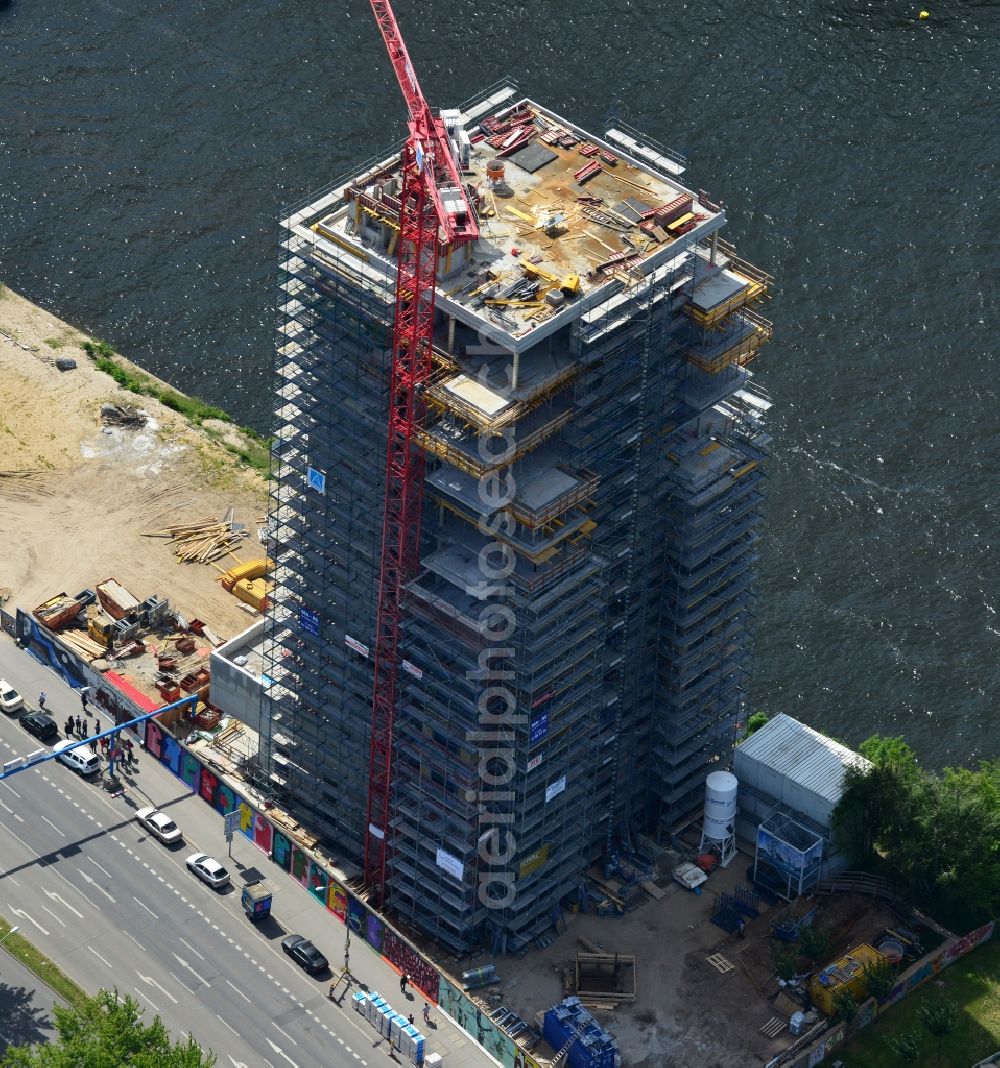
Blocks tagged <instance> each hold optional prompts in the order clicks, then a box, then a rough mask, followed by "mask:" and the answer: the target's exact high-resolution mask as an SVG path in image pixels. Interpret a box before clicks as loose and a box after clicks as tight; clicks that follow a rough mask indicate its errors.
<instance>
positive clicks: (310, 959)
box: [281, 934, 330, 975]
mask: <svg viewBox="0 0 1000 1068" xmlns="http://www.w3.org/2000/svg"><path fill="white" fill-rule="evenodd" d="M281 948H282V949H283V950H284V951H285V952H286V953H287V954H288V955H289V956H290V957H291V958H292V960H293V961H295V963H296V964H298V965H299V966H300V967H302V968H305V970H306V971H307V972H308V973H309V974H310V975H316V974H317V973H319V972H322V971H325V970H326V969H327V968H328V967H329V966H330V962H329V961H328V960H327V959H326V957H324V956H323V954H322V953H320V951H319V950H318V949H317V948H316V947H315V946H314V945H313V944H312V942H310V941H309V939H308V938H303V937H302V935H296V934H293V935H288V936H287V937H286V938H283V939H282V940H281Z"/></svg>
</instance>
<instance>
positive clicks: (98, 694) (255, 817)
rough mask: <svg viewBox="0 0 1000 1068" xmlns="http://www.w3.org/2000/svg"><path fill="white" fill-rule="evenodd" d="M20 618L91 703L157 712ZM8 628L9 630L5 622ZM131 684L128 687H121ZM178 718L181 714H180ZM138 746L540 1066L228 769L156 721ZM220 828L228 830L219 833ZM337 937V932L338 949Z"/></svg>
mask: <svg viewBox="0 0 1000 1068" xmlns="http://www.w3.org/2000/svg"><path fill="white" fill-rule="evenodd" d="M3 614H4V616H6V617H8V618H9V619H11V620H13V631H12V632H11V631H8V633H10V634H11V636H12V637H14V638H15V639H16V640H17V641H18V642H19V644H21V645H22V647H23V648H25V650H26V651H27V652H28V653H29V655H30V656H32V657H33V659H35V660H37V661H38V662H39V663H41V664H42V665H43V666H45V667H49V668H52V670H53V671H55V673H56V674H57V675H58V676H59V678H60V679H61V680H62V681H63V682H64V683H65V684H66V685H67V686H69V687H71V688H72V689H74V690H77V691H79V690H81V689H82V688H83V687H85V686H89V687H90V695H89V696H90V700H91V702H93V703H94V704H95V705H97V706H98V707H100V708H102V709H103V710H104V711H105V712H106V713H107V714H108V715H109V716H110V717H111V718H112V719H114V721H115V722H116V723H123V722H125V721H126V720H129V719H134V718H136V717H137V716H139V715H141V714H142V713H143V712H150V711H153V709H155V707H156V704H155V703H153V702H150V701H148V700H147V701H146V702H145V703H143V702H141V700H140V699H141V697H142V695H139V694H130V693H127V692H125V691H123V690H121V689H119V688H118V683H119V677H118V675H117V674H116V673H115V672H114V671H107V672H104V673H101V672H99V671H96V670H95V669H94V668H93V667H92V666H91V665H90V664H89V663H88V662H87V661H86V660H84V659H83V658H82V657H81V656H79V655H78V653H77V652H76V651H75V650H73V649H71V648H70V647H69V646H68V645H66V644H64V643H63V642H61V641H60V640H59V638H58V635H56V634H53V633H52V632H51V631H50V630H48V628H47V627H44V626H43V625H42V624H40V623H39V622H38V621H37V620H35V619H34V617H33V616H31V615H30V614H29V613H27V612H24V611H23V610H21V609H18V611H17V615H16V616H10V615H9V613H6V612H5V613H3ZM4 630H7V627H6V621H5V625H4ZM122 684H123V685H124V683H122ZM173 719H174V720H176V717H173ZM136 734H137V737H138V740H139V742H140V743H141V745H142V746H143V748H144V749H145V751H146V752H147V753H148V754H149V755H150V756H152V757H155V758H156V759H157V760H158V761H159V762H160V763H161V764H162V765H163V766H164V767H165V768H167V769H169V770H170V771H171V772H172V773H173V774H174V775H175V776H176V777H177V778H178V779H179V780H180V781H181V782H182V783H184V785H185V786H187V787H188V789H189V790H191V791H192V793H196V794H198V796H199V797H200V798H201V799H202V800H203V801H204V802H205V803H206V804H207V805H209V806H210V807H211V808H212V809H213V810H214V811H216V812H217V813H218V814H219V817H220V820H221V818H222V817H223V816H224V815H225V814H226V813H228V812H235V811H238V812H239V814H240V822H239V828H238V829H239V833H240V834H242V835H243V836H244V837H245V838H246V839H247V840H248V841H249V842H251V843H252V844H253V845H255V846H256V847H257V848H258V849H259V850H260V851H261V852H262V853H263V854H265V855H266V856H267V857H268V858H269V859H270V860H271V862H272V863H273V864H274V866H275V868H277V869H280V870H281V871H283V872H284V873H285V874H286V875H287V876H289V877H290V878H292V879H294V880H295V881H296V882H297V883H299V884H300V885H301V886H303V887H304V888H305V889H306V890H308V892H309V893H310V894H311V895H312V897H314V898H315V899H316V901H317V902H319V904H320V905H322V906H323V907H324V908H325V909H326V911H327V913H328V914H329V916H330V918H331V924H334V923H339V924H341V925H343V924H348V925H349V926H350V929H351V936H352V937H358V938H361V939H363V940H364V941H365V942H367V943H368V945H369V946H370V947H371V948H372V949H373V950H374V951H375V952H376V953H378V954H379V955H380V956H381V957H383V958H384V959H385V960H386V961H387V962H388V963H389V964H390V965H391V966H392V967H393V968H395V969H396V971H398V972H400V973H405V974H408V975H409V976H410V982H411V985H413V986H415V987H416V988H417V989H418V990H419V991H420V992H421V993H422V994H423V995H424V996H425V997H426V998H427V999H428V1000H429V1001H431V1002H433V1003H434V1004H435V1005H437V1006H438V1008H439V1009H440V1010H441V1011H442V1012H443V1013H445V1014H446V1015H447V1016H448V1017H450V1018H451V1019H452V1020H454V1022H455V1023H456V1024H458V1026H459V1027H461V1028H462V1030H463V1031H465V1033H466V1034H467V1035H469V1037H470V1038H471V1039H472V1041H473V1042H476V1043H478V1044H479V1045H480V1046H482V1048H483V1049H484V1050H485V1051H486V1052H487V1053H488V1054H489V1055H490V1056H491V1057H493V1058H494V1059H495V1060H497V1061H498V1062H499V1063H500V1064H502V1065H503V1066H504V1068H541V1065H540V1064H539V1062H538V1061H537V1060H535V1058H533V1057H531V1056H530V1055H529V1054H528V1053H527V1052H526V1051H525V1050H524V1049H523V1048H521V1047H520V1046H518V1045H517V1043H515V1041H514V1040H513V1039H512V1038H511V1037H510V1035H508V1034H506V1033H505V1032H504V1031H502V1030H501V1029H500V1028H499V1027H497V1026H496V1025H494V1024H493V1023H492V1021H491V1020H490V1019H489V1017H488V1016H487V1015H486V1014H485V1013H484V1012H483V1009H482V1007H481V1006H480V1005H478V1004H476V1003H475V1002H474V1001H472V1000H471V999H470V998H469V997H468V996H467V995H466V994H465V993H464V991H463V989H462V985H461V983H460V982H459V981H458V980H457V979H455V978H453V977H451V976H449V975H447V974H446V973H445V972H443V971H441V970H440V969H439V968H438V967H437V966H436V965H435V964H434V963H433V962H432V961H431V960H429V959H428V957H427V956H426V955H425V954H424V953H422V952H421V951H420V950H419V949H418V948H417V947H416V946H415V945H414V944H413V942H412V941H410V940H409V939H408V938H406V937H405V936H404V935H402V934H400V933H399V931H397V930H396V929H395V928H393V927H392V925H391V924H390V923H389V922H388V921H387V920H386V919H385V918H384V917H383V916H382V915H380V914H379V913H377V912H375V911H374V910H373V909H371V908H370V907H369V906H368V904H367V903H366V902H365V900H364V899H363V897H361V896H360V895H358V894H356V893H355V892H354V891H352V890H351V888H350V887H349V886H348V884H347V882H346V880H344V879H343V878H341V877H338V875H337V874H336V873H335V872H334V871H333V868H332V866H331V865H330V863H329V861H327V860H326V859H325V858H324V857H323V856H322V855H321V854H320V853H319V852H318V851H317V850H315V849H313V848H310V847H309V846H307V845H306V844H304V843H303V842H302V841H300V840H297V839H296V837H295V836H294V835H293V834H292V833H290V832H289V830H288V829H287V828H286V827H284V826H283V825H282V823H281V822H280V816H274V815H269V814H268V813H267V812H266V811H265V808H264V804H263V801H262V800H261V799H257V798H256V797H252V796H251V793H250V790H249V789H248V787H247V784H246V783H244V782H242V781H240V780H239V779H237V778H236V777H230V776H228V775H227V774H226V772H225V771H224V770H223V768H222V765H221V764H220V763H219V762H218V761H215V762H213V763H214V766H210V762H209V761H210V758H209V757H207V756H206V757H202V756H201V754H198V753H195V752H193V751H192V750H191V749H190V748H189V747H188V746H187V745H185V744H184V743H182V742H180V741H178V739H177V738H175V737H174V736H173V734H172V733H171V732H170V731H169V729H168V727H167V725H165V724H163V723H161V722H160V721H158V720H155V719H151V720H147V721H146V722H144V723H142V724H139V725H138V726H137V728H136ZM220 829H221V828H220ZM336 938H337V936H335V934H334V933H331V944H333V943H335V942H336Z"/></svg>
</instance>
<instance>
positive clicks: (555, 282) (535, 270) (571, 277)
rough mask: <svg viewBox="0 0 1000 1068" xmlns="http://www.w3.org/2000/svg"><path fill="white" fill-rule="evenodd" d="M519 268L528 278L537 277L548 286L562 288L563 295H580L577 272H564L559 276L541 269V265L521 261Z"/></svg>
mask: <svg viewBox="0 0 1000 1068" xmlns="http://www.w3.org/2000/svg"><path fill="white" fill-rule="evenodd" d="M521 268H522V270H523V271H524V273H525V274H526V275H528V277H529V278H537V279H538V280H539V281H541V282H548V283H549V285H550V286H557V287H558V288H559V289H560V290H562V293H563V296H566V297H578V296H579V295H580V290H581V285H580V276H579V275H578V274H566V275H563V277H562V278H559V277H557V276H556V275H554V274H549V272H548V271H543V270H542V268H541V267H538V266H536V265H535V264H533V263H522V264H521Z"/></svg>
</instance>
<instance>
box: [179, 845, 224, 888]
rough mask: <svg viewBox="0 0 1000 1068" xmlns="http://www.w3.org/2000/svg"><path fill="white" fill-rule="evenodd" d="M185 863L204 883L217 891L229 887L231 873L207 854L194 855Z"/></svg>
mask: <svg viewBox="0 0 1000 1068" xmlns="http://www.w3.org/2000/svg"><path fill="white" fill-rule="evenodd" d="M184 863H185V864H186V865H187V866H188V869H189V870H190V871H193V872H194V873H195V875H197V876H198V878H199V879H201V881H202V882H203V883H208V885H209V886H211V887H212V888H213V889H215V890H221V889H222V887H224V886H228V885H229V872H228V871H226V869H225V868H224V867H223V866H222V865H221V864H220V863H219V862H218V861H217V860H216V859H215V857H210V856H209V855H208V854H207V853H192V854H191V856H189V857H188V858H187V860H185V861H184Z"/></svg>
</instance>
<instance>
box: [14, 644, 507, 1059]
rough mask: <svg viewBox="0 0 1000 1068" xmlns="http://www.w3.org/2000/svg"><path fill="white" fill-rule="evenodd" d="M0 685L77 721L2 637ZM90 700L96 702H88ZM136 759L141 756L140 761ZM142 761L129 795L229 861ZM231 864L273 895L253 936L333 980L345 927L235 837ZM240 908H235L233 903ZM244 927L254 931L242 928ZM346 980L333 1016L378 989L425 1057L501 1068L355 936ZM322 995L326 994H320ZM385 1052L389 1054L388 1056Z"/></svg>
mask: <svg viewBox="0 0 1000 1068" xmlns="http://www.w3.org/2000/svg"><path fill="white" fill-rule="evenodd" d="M0 678H5V679H7V681H8V682H10V683H11V684H12V685H13V686H14V687H15V688H16V689H17V690H18V691H19V692H20V694H21V696H22V697H24V701H25V705H26V706H27V707H28V708H30V709H32V710H33V709H34V708H36V707H37V704H38V694H39V692H41V691H43V690H44V691H45V693H46V701H45V711H46V712H48V713H49V715H51V716H52V718H53V719H54V720H55V721H56V723H57V724H58V726H59V729H60V731H61V730H62V728H63V725H64V724H65V722H66V719H67V717H68V716H70V715H72V716H73V717H74V719H75V718H76V716H77V715H81V714H82V708H81V703H80V694H79V691H77V690H73V689H70V687H68V686H67V685H66V684H65V683H64V682H63V681H62V679H61V678H60V677H59V676H58V675H56V673H55V672H54V671H52V670H51V669H50V668H48V667H43V666H42V665H41V664H39V663H38V662H37V661H36V660H34V659H33V658H32V657H31V656H30V655H29V654H28V653H27V652H26V651H25V650H23V649H19V648H18V647H17V646H16V645H15V644H14V642H13V641H12V640H11V639H10V638H8V637H7V636H6V635H0ZM90 696H91V697H93V695H92V694H91V695H90ZM88 713H89V716H90V720H91V727H93V720H94V718H95V716H98V713H99V717H98V718H99V720H100V724H101V728H102V729H106V728H107V727H110V726H113V725H114V724H113V722H112V719H111V717H110V716H108V714H107V713H106V712H104V711H103V710H98V708H97V706H96V705H93V704H88ZM32 748H37V747H36V746H35V745H34V739H33V738H31V737H29V735H28V734H27V733H25V752H28V751H29V750H30V749H32ZM140 754H141V756H140ZM136 755H137V756H140V760H139V767H138V769H137V770H136V771H133V772H130V773H129V781H130V782H132V783H134V785H132V786H131V787H130V789H129V793H130V794H131V795H133V796H135V795H138V796H139V797H142V798H147V799H148V800H149V803H150V804H154V805H158V806H159V805H164V804H167V803H168V802H170V801H171V800H172V799H174V798H178V799H179V801H178V802H177V804H172V805H171V806H170V813H171V815H172V816H173V817H174V818H175V819H176V820H177V822H178V823H179V824H180V826H181V827H182V828H183V829H184V832H185V835H186V836H189V837H190V838H191V839H193V840H195V841H197V842H198V843H199V848H201V849H203V850H205V851H206V852H209V853H212V854H213V855H214V856H215V857H217V858H218V859H219V860H220V861H221V862H222V863H223V864H225V863H227V862H228V851H227V846H226V841H225V835H224V832H223V824H222V817H221V816H220V815H219V814H218V813H217V812H216V811H215V810H214V809H212V808H210V807H209V806H208V805H207V804H206V803H205V802H204V801H203V800H202V799H201V798H200V797H198V796H197V795H196V794H192V793H191V792H190V790H188V788H187V787H186V786H185V785H184V783H182V782H181V781H180V779H178V778H176V777H175V776H174V775H173V774H172V773H171V772H170V771H169V770H168V769H167V768H165V767H163V766H162V765H161V764H160V763H159V761H158V760H156V758H155V757H152V756H150V755H149V754H148V753H146V752H145V751H144V750H140V749H139V747H138V746H137V747H136ZM232 855H233V865H232V866H234V867H235V868H236V869H237V872H238V874H237V877H236V879H235V880H234V886H236V887H237V892H238V888H239V887H240V886H242V884H243V883H244V882H250V881H252V880H253V879H256V878H263V879H266V880H267V882H268V885H269V886H270V888H271V890H272V891H273V892H274V900H273V903H272V917H273V923H272V924H271V925H270V926H268V925H267V924H266V923H265V924H262V925H260V926H259V927H258V928H257V929H256V930H257V932H258V933H259V934H260V935H261V936H262V937H265V938H267V939H268V940H269V941H273V942H274V943H275V946H276V948H277V949H278V952H280V946H278V945H277V943H278V941H279V940H280V939H281V938H283V937H284V936H285V934H300V935H303V936H304V937H306V938H308V939H310V940H312V941H313V942H314V943H315V944H316V946H317V947H318V948H319V950H320V951H321V952H322V953H323V954H324V955H325V956H326V957H327V958H328V959H329V961H330V968H331V970H332V971H333V972H334V973H335V974H336V973H337V972H339V971H340V970H341V968H343V965H344V944H345V937H346V932H347V927H346V926H345V925H344V924H342V923H341V922H340V920H338V919H337V917H336V916H334V915H333V914H332V913H331V912H330V911H329V910H328V909H326V908H325V907H324V906H323V905H322V904H320V903H319V902H318V901H316V899H315V898H314V897H313V896H312V895H311V894H310V893H309V891H308V890H306V888H305V887H304V886H301V885H300V884H299V883H297V882H296V881H295V880H294V879H292V878H291V876H290V875H287V874H286V873H285V872H284V871H282V870H281V869H280V868H278V866H277V865H275V864H273V863H272V862H271V860H270V858H269V857H267V856H266V855H265V854H264V853H262V852H261V851H260V850H259V849H258V848H257V847H256V846H255V845H253V844H252V843H251V842H250V840H249V839H248V838H247V837H246V836H245V835H242V834H236V835H234V836H233V843H232ZM237 905H238V902H237ZM247 927H250V928H251V929H253V925H251V924H250V923H249V921H247ZM350 974H351V975H352V976H353V977H354V979H355V980H356V983H355V984H354V985H352V986H351V988H350V990H349V991H348V992H347V994H346V995H345V996H344V997H343V998H341V994H342V993H343V991H344V989H345V987H344V984H343V983H341V984H340V986H338V988H337V990H336V998H337V1002H336V1004H338V1005H339V1008H338V1009H334V1007H333V1006H334V1004H335V1003H331V1011H342V1012H345V1013H349V1014H350V1015H351V1016H355V1017H357V1014H356V1013H355V1012H354V1008H353V1007H352V1004H351V994H352V993H353V992H354V991H355V990H357V989H364V988H365V987H367V988H368V989H369V990H376V991H378V993H379V994H380V995H381V996H382V997H384V998H385V999H386V1001H388V1002H389V1004H390V1005H391V1006H392V1007H393V1008H394V1009H395V1010H396V1011H397V1012H402V1013H403V1014H404V1015H409V1014H410V1013H412V1014H413V1017H414V1023H415V1024H416V1026H417V1028H418V1029H419V1030H420V1032H421V1033H422V1034H423V1035H424V1037H425V1039H426V1042H425V1048H426V1052H427V1053H439V1054H440V1055H441V1057H442V1065H443V1068H489V1066H492V1065H496V1064H498V1063H499V1062H497V1061H496V1060H494V1059H493V1057H491V1056H490V1055H489V1054H488V1053H486V1051H485V1050H483V1049H482V1048H481V1047H480V1046H479V1045H477V1044H476V1043H475V1042H474V1041H473V1040H472V1039H471V1038H470V1037H469V1036H468V1035H467V1034H466V1033H465V1032H464V1031H463V1030H462V1029H461V1028H460V1027H459V1026H458V1025H457V1024H456V1023H454V1021H452V1020H451V1019H450V1018H449V1017H448V1016H446V1015H445V1014H444V1013H443V1012H442V1011H441V1010H440V1009H438V1008H437V1006H435V1005H432V1006H431V1021H432V1024H433V1026H430V1027H428V1026H427V1025H426V1024H424V1022H423V1019H422V1014H423V1007H424V1000H425V999H424V998H423V997H422V996H421V994H420V992H419V991H418V990H415V989H414V988H413V987H412V986H410V987H408V988H407V993H406V994H402V993H401V992H400V989H399V978H400V976H399V972H398V971H397V970H396V969H395V968H394V967H393V966H392V965H391V964H389V962H388V961H386V960H385V958H384V957H382V956H380V955H379V954H377V953H376V952H375V951H374V950H373V949H372V948H371V947H370V946H369V945H368V944H367V942H365V941H364V939H362V938H361V937H360V936H358V935H354V934H352V936H351V944H350ZM324 993H326V988H324ZM357 1022H358V1024H359V1025H360V1026H361V1027H363V1028H364V1029H365V1031H366V1032H367V1033H368V1034H369V1035H370V1037H371V1040H372V1045H373V1046H378V1047H379V1048H384V1045H383V1044H382V1043H380V1042H379V1036H378V1034H377V1033H376V1032H375V1031H374V1029H372V1028H371V1026H370V1025H369V1024H368V1023H366V1022H365V1021H364V1020H362V1019H361V1018H360V1017H357ZM386 1052H387V1053H388V1052H389V1051H386Z"/></svg>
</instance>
